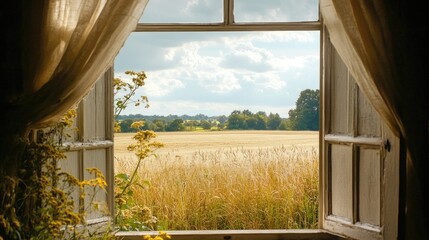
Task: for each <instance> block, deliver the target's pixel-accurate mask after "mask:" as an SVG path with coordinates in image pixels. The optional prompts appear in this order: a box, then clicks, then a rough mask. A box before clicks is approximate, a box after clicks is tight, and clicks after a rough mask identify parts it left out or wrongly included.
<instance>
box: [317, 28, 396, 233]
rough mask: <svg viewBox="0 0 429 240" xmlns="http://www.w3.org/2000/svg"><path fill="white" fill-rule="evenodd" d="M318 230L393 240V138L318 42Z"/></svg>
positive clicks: (343, 69)
mask: <svg viewBox="0 0 429 240" xmlns="http://www.w3.org/2000/svg"><path fill="white" fill-rule="evenodd" d="M323 65H324V66H323V69H324V73H323V81H322V82H323V89H324V91H323V107H322V109H323V115H322V131H321V135H322V139H321V144H322V154H321V165H320V173H321V179H320V184H321V206H320V209H321V216H320V224H321V226H320V227H321V228H323V229H326V230H328V231H331V232H335V233H339V234H341V235H344V236H347V237H351V238H353V239H395V238H396V237H397V226H398V225H397V224H398V203H399V202H398V201H399V199H398V197H399V149H400V147H399V139H398V138H397V137H395V136H394V134H393V133H392V132H391V131H390V129H389V128H388V127H387V125H386V124H385V123H384V122H383V120H382V119H381V118H380V116H379V115H378V113H377V112H376V111H375V110H374V108H373V107H372V106H371V104H370V103H369V102H368V100H367V98H366V97H365V94H364V93H363V92H362V91H361V90H360V89H359V86H358V85H357V84H356V82H355V80H354V79H353V76H352V75H351V74H350V72H349V70H348V69H347V67H346V65H345V64H344V63H343V61H342V59H341V58H340V56H339V55H338V53H337V52H336V50H335V48H334V47H333V46H332V45H331V43H330V40H329V34H328V33H327V32H326V30H325V32H324V41H323Z"/></svg>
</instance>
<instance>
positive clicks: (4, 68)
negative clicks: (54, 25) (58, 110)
mask: <svg viewBox="0 0 429 240" xmlns="http://www.w3.org/2000/svg"><path fill="white" fill-rule="evenodd" d="M0 24H1V31H2V34H1V37H0V52H1V54H2V57H1V79H2V80H1V88H0V93H1V94H0V104H1V106H2V109H4V108H5V107H6V106H7V103H8V102H9V101H10V100H12V99H13V98H14V97H15V96H16V94H17V93H18V92H20V91H21V90H22V84H21V83H22V82H21V72H22V71H21V54H20V53H21V44H20V43H21V39H20V36H21V34H20V33H21V1H2V2H1V3H0ZM2 115H3V114H2ZM3 116H4V115H3Z"/></svg>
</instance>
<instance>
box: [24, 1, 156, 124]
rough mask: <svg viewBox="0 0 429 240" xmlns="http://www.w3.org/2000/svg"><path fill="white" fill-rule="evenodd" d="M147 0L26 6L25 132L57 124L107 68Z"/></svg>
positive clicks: (54, 3) (28, 3) (131, 29)
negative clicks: (49, 124) (53, 123)
mask: <svg viewBox="0 0 429 240" xmlns="http://www.w3.org/2000/svg"><path fill="white" fill-rule="evenodd" d="M147 1H148V0H126V1H118V0H91V1H86V0H45V1H28V2H25V7H24V8H25V9H24V11H25V12H24V13H23V18H24V19H23V26H24V29H23V34H24V38H23V39H24V40H25V41H24V42H23V56H22V59H23V61H24V63H23V92H24V94H23V95H22V96H21V98H20V99H19V100H18V101H17V106H19V107H20V108H19V109H20V110H19V113H18V114H19V116H20V120H21V121H23V123H24V124H26V125H27V128H33V127H43V126H45V125H46V124H48V123H50V122H51V121H53V120H57V119H58V118H59V117H60V116H61V115H62V114H63V113H64V112H65V111H67V110H68V109H70V108H71V107H72V106H73V105H74V104H76V103H77V102H78V101H80V100H81V99H82V98H83V97H84V96H85V95H86V94H87V93H88V92H89V90H90V89H91V88H92V87H93V86H94V84H95V82H96V80H97V79H98V78H99V77H100V76H101V74H103V73H104V72H105V71H106V70H107V69H108V68H109V67H111V66H112V64H113V61H114V58H115V57H116V55H117V54H118V52H119V50H120V49H121V47H122V45H123V44H124V42H125V40H126V39H127V37H128V36H129V34H130V33H131V32H132V31H133V30H134V29H135V27H136V25H137V22H138V20H139V18H140V17H141V15H142V14H143V10H144V8H145V6H146V4H147Z"/></svg>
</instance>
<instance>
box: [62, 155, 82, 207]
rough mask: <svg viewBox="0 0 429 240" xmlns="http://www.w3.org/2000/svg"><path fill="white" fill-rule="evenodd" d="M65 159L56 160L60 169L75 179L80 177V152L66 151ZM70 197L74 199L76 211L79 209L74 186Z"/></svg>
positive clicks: (77, 190)
mask: <svg viewBox="0 0 429 240" xmlns="http://www.w3.org/2000/svg"><path fill="white" fill-rule="evenodd" d="M65 154H66V159H62V160H60V161H59V162H58V167H59V168H61V170H62V171H64V172H66V173H69V174H71V175H72V176H74V177H75V178H77V179H80V177H81V172H80V160H81V159H80V156H81V155H80V152H79V151H73V152H66V153H65ZM71 197H72V199H73V201H74V209H75V211H76V212H77V211H78V210H79V188H78V187H76V188H75V189H74V190H73V191H72V193H71Z"/></svg>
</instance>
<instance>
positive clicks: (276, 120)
mask: <svg viewBox="0 0 429 240" xmlns="http://www.w3.org/2000/svg"><path fill="white" fill-rule="evenodd" d="M281 122H282V118H281V117H280V115H279V114H278V113H276V114H274V113H270V115H269V116H268V123H267V125H268V129H270V130H277V129H279V126H280V123H281Z"/></svg>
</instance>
